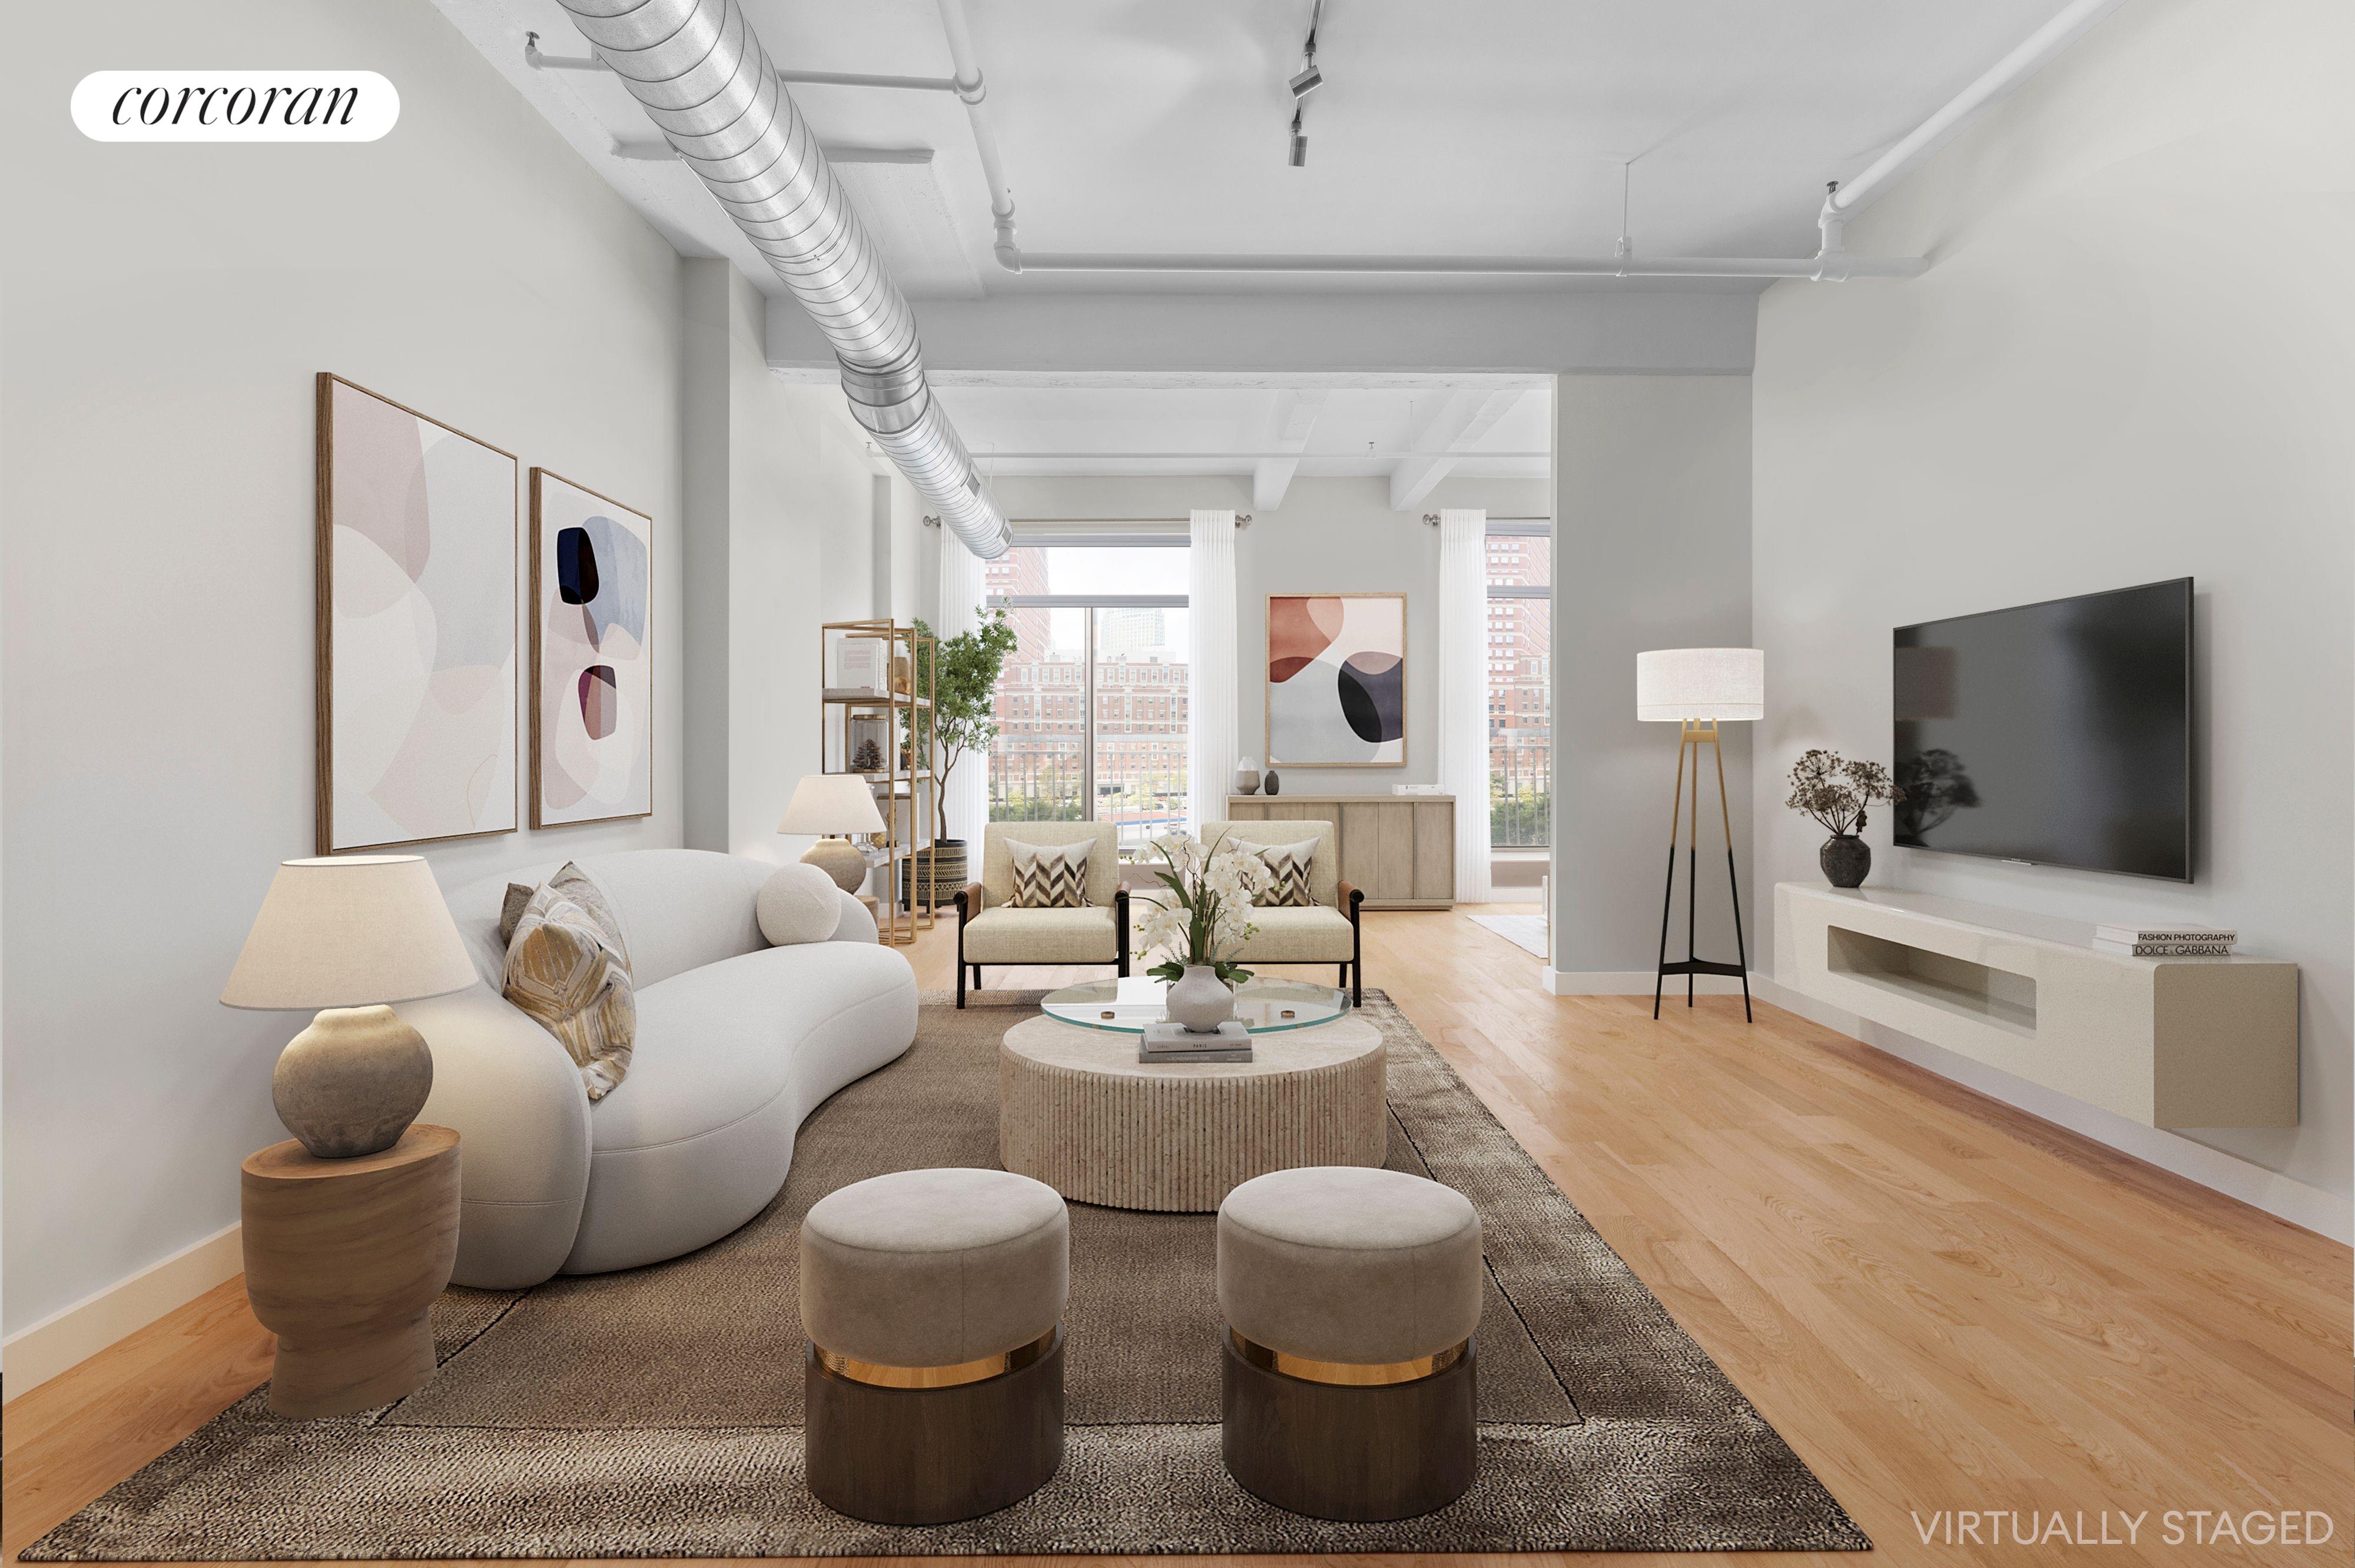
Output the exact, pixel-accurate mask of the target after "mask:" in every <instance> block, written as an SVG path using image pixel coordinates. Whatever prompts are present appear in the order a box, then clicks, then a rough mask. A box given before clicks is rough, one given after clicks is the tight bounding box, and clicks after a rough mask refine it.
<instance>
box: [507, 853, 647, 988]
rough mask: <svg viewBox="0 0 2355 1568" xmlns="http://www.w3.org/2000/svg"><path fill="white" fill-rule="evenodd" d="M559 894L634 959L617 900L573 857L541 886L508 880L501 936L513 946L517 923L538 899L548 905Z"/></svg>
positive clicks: (625, 955) (627, 957)
mask: <svg viewBox="0 0 2355 1568" xmlns="http://www.w3.org/2000/svg"><path fill="white" fill-rule="evenodd" d="M559 898H561V899H563V900H564V901H565V902H566V903H568V904H574V905H578V906H580V907H581V910H582V911H583V912H584V913H585V914H587V915H588V916H589V917H590V918H591V920H594V921H596V922H597V925H598V927H599V928H600V929H601V930H602V931H603V932H604V933H605V939H606V940H607V941H609V942H611V943H612V944H613V950H614V951H615V952H617V953H619V954H621V955H622V962H623V966H624V967H626V966H627V965H628V963H629V961H630V943H629V938H626V937H624V936H623V935H622V917H621V916H619V915H617V914H615V913H614V912H613V900H612V899H610V898H608V897H606V896H605V890H604V889H603V888H602V887H600V886H598V885H597V879H596V878H595V877H593V876H591V875H590V874H588V873H587V872H585V871H583V870H581V867H580V866H579V865H578V864H576V863H573V862H571V861H569V860H568V861H566V862H565V863H563V865H561V866H559V868H558V869H557V873H556V874H555V875H554V876H551V877H549V879H548V880H547V881H546V882H543V883H541V884H540V885H538V887H526V886H525V885H523V884H522V883H520V882H510V883H508V884H507V895H506V901H505V905H504V906H503V907H502V908H501V909H500V910H499V940H500V941H501V942H503V943H506V945H507V946H509V947H513V946H514V945H515V934H516V927H517V925H519V924H521V923H522V920H523V917H524V914H525V912H526V911H527V910H528V909H530V908H531V906H532V901H533V900H534V899H538V900H539V906H540V907H541V908H542V909H545V908H547V907H548V906H549V905H550V904H552V903H554V902H555V901H556V900H557V899H559Z"/></svg>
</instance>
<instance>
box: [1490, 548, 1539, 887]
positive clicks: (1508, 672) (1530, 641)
mask: <svg viewBox="0 0 2355 1568" xmlns="http://www.w3.org/2000/svg"><path fill="white" fill-rule="evenodd" d="M1488 527H1489V535H1488V625H1489V628H1490V630H1489V636H1488V641H1489V644H1490V647H1489V649H1488V698H1489V701H1488V842H1489V845H1490V847H1492V848H1495V849H1543V848H1545V847H1546V846H1547V844H1548V842H1550V838H1551V830H1552V821H1553V692H1552V688H1551V686H1550V684H1549V683H1548V681H1547V674H1546V673H1547V670H1548V668H1549V667H1550V662H1551V655H1552V652H1553V599H1552V597H1551V595H1552V588H1551V584H1552V581H1553V539H1552V537H1551V535H1550V529H1549V527H1548V525H1547V524H1542V523H1539V524H1526V523H1491V524H1489V525H1488ZM1506 530H1510V532H1506Z"/></svg>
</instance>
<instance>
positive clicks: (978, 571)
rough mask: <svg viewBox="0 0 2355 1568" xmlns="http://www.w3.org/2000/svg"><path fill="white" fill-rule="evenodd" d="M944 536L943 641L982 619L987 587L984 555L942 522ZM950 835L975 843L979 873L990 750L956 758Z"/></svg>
mask: <svg viewBox="0 0 2355 1568" xmlns="http://www.w3.org/2000/svg"><path fill="white" fill-rule="evenodd" d="M940 535H941V607H940V608H941V614H940V619H939V620H937V621H936V622H934V624H933V630H935V631H936V632H938V633H939V635H940V638H941V640H942V641H947V640H948V639H950V638H952V637H954V636H955V635H956V634H957V633H958V632H960V631H971V630H975V628H977V627H978V626H979V625H980V624H981V601H982V599H983V598H984V596H985V595H986V593H987V592H988V587H987V581H986V577H984V575H983V567H982V563H981V557H980V556H976V555H975V554H974V553H973V552H972V551H971V550H969V549H967V548H966V547H965V546H964V541H963V540H961V539H959V538H958V537H957V536H956V535H954V534H952V533H950V532H949V531H948V529H947V528H946V527H943V528H942V529H941V531H940ZM945 796H946V800H947V804H948V823H949V833H948V836H949V837H951V838H953V839H963V840H964V842H966V844H968V845H969V846H971V847H970V848H969V849H968V850H967V851H966V862H967V863H968V864H969V865H971V866H973V867H974V868H975V874H976V875H978V874H979V869H978V868H979V867H980V864H981V861H980V858H979V856H980V853H981V829H982V824H983V823H985V822H986V821H989V753H988V752H987V751H986V750H981V751H968V752H965V753H964V754H963V755H962V756H960V757H959V758H957V765H956V771H955V772H954V773H952V774H950V775H949V787H948V789H947V790H946V791H945Z"/></svg>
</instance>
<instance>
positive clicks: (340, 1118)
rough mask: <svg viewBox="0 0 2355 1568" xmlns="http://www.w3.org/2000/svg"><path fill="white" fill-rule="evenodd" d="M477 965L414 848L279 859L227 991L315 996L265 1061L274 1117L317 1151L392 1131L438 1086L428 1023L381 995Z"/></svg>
mask: <svg viewBox="0 0 2355 1568" xmlns="http://www.w3.org/2000/svg"><path fill="white" fill-rule="evenodd" d="M478 978H479V977H478V976H476V974H475V973H474V959H471V958H469V957H468V956H467V954H466V946H465V943H464V941H463V940H461V939H460V938H459V936H458V927H457V926H456V925H455V924H453V922H452V921H451V918H450V907H449V906H448V905H446V904H444V903H443V902H442V890H441V889H440V888H439V887H437V886H436V885H434V882H433V871H432V867H430V866H428V865H427V864H426V863H425V862H424V860H423V859H422V858H421V856H418V855H413V854H380V855H345V856H337V857H330V858H325V859H320V860H290V861H282V862H281V863H279V867H278V874H277V875H276V876H275V877H274V878H272V880H271V884H270V892H269V893H268V894H267V895H265V896H264V897H263V898H262V900H261V913H260V914H259V915H257V916H254V919H253V929H252V930H251V931H250V933H249V934H248V935H247V937H246V938H245V950H244V951H243V952H240V954H238V956H237V967H236V968H235V969H231V970H229V984H228V985H227V986H226V987H225V988H223V990H222V991H221V1001H223V1002H225V1003H226V1004H228V1005H229V1006H230V1007H250V1008H264V1009H278V1008H304V1009H316V1010H317V1011H318V1016H317V1017H316V1018H314V1019H313V1020H312V1021H311V1026H310V1027H309V1028H308V1029H305V1030H304V1031H303V1033H300V1034H297V1035H296V1036H294V1038H293V1040H291V1041H289V1042H288V1043H287V1045H286V1049H285V1050H284V1051H282V1052H281V1053H279V1056H278V1065H277V1067H276V1068H275V1069H274V1070H273V1071H272V1073H271V1075H270V1098H271V1101H272V1104H274V1105H275V1106H276V1107H278V1119H279V1120H281V1121H282V1122H284V1123H285V1124H286V1130H287V1131H289V1132H291V1133H293V1135H294V1136H295V1137H296V1138H298V1139H301V1140H302V1143H303V1147H304V1148H305V1149H307V1150H310V1151H311V1152H312V1153H313V1154H314V1155H317V1156H318V1157H319V1158H320V1159H322V1160H350V1159H356V1158H357V1157H358V1156H360V1155H363V1154H378V1153H381V1152H382V1151H383V1150H388V1149H390V1148H391V1147H392V1146H393V1145H394V1144H396V1143H398V1142H400V1135H401V1134H402V1133H404V1132H406V1131H408V1130H409V1124H410V1122H412V1121H415V1120H416V1119H417V1113H418V1112H419V1111H421V1110H422V1109H424V1108H425V1097H426V1095H427V1094H428V1093H429V1092H431V1091H432V1087H433V1054H432V1052H431V1051H429V1050H427V1049H426V1047H425V1037H424V1036H423V1035H422V1034H420V1033H417V1031H416V1030H414V1029H412V1028H410V1026H409V1025H408V1024H406V1023H404V1022H401V1021H400V1019H399V1018H398V1017H396V1016H395V1015H394V1013H393V1011H392V1009H391V1008H390V1007H389V1006H387V1005H385V1004H386V1003H388V1002H395V1001H415V1000H416V999H418V998H419V997H425V996H440V995H442V994H443V993H444V992H447V991H464V990H465V989H466V987H468V986H470V985H473V984H474V981H475V980H476V979H478Z"/></svg>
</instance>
